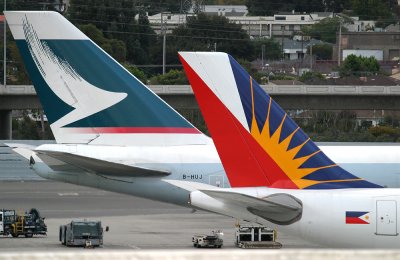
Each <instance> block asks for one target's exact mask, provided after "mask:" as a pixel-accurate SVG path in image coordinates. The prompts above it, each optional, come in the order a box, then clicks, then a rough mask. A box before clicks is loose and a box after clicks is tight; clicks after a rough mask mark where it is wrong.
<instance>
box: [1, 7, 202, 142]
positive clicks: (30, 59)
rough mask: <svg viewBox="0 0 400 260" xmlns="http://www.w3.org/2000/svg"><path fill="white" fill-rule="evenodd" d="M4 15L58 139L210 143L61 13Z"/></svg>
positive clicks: (68, 140)
mask: <svg viewBox="0 0 400 260" xmlns="http://www.w3.org/2000/svg"><path fill="white" fill-rule="evenodd" d="M4 13H5V15H6V19H7V22H8V24H9V26H10V29H11V32H12V34H13V36H14V38H15V40H16V42H17V46H18V48H19V50H20V53H21V56H22V57H23V59H24V63H25V66H26V68H27V70H28V73H29V75H30V78H31V80H32V82H33V84H34V86H35V89H36V92H37V94H38V95H39V99H40V101H41V103H42V106H43V108H44V110H45V113H46V116H47V118H48V120H49V122H50V124H51V129H52V131H53V133H54V136H55V138H56V140H57V142H58V143H84V144H86V143H89V144H103V145H134V144H144V145H179V144H200V143H204V142H206V140H207V137H205V136H204V135H203V134H201V133H200V132H199V131H198V130H197V129H196V128H195V127H194V126H193V125H191V124H190V123H189V122H188V121H187V120H186V119H184V118H183V117H182V116H181V115H179V114H178V113H177V112H176V111H175V110H173V109H172V108H171V107H170V106H169V105H167V104H166V103H165V102H164V101H163V100H161V99H160V98H159V97H158V96H157V95H155V94H154V93H153V92H152V91H151V90H149V89H148V88H147V87H146V86H145V85H144V84H143V83H142V82H140V81H139V80H138V79H137V78H136V77H134V76H133V75H131V74H130V73H129V72H128V71H127V70H126V69H124V67H122V66H121V65H120V64H119V63H118V62H116V61H115V60H114V59H113V58H112V57H111V56H110V55H108V54H107V53H106V52H104V51H103V50H102V49H101V48H99V47H98V46H97V45H96V44H95V43H94V42H93V41H91V40H90V39H89V38H88V37H87V36H86V35H84V34H83V33H82V32H81V31H80V30H78V29H77V28H76V27H75V26H74V25H72V24H71V23H70V22H69V21H68V20H67V19H65V18H64V17H63V16H62V15H61V14H59V13H56V12H41V11H32V12H29V11H16V12H14V11H6V12H4Z"/></svg>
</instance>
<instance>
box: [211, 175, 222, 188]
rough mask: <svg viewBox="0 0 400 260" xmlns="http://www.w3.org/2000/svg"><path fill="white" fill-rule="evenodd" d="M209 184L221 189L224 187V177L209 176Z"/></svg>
mask: <svg viewBox="0 0 400 260" xmlns="http://www.w3.org/2000/svg"><path fill="white" fill-rule="evenodd" d="M209 183H210V185H213V186H217V187H221V188H223V187H224V176H222V175H210V179H209Z"/></svg>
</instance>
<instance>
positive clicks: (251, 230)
mask: <svg viewBox="0 0 400 260" xmlns="http://www.w3.org/2000/svg"><path fill="white" fill-rule="evenodd" d="M235 236H236V239H235V245H236V246H237V247H240V248H281V247H282V244H281V243H279V242H276V231H275V230H274V229H271V228H268V227H264V226H252V225H247V226H238V227H236V232H235Z"/></svg>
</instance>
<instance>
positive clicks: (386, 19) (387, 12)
mask: <svg viewBox="0 0 400 260" xmlns="http://www.w3.org/2000/svg"><path fill="white" fill-rule="evenodd" d="M351 5H352V10H353V11H354V13H355V14H356V15H358V16H360V19H362V20H377V21H378V22H379V23H378V25H377V26H382V27H384V26H387V25H389V24H391V23H393V22H394V21H395V19H394V18H393V15H392V11H391V9H392V8H393V7H394V6H395V5H397V2H396V1H393V0H352V1H351Z"/></svg>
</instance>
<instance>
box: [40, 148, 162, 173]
mask: <svg viewBox="0 0 400 260" xmlns="http://www.w3.org/2000/svg"><path fill="white" fill-rule="evenodd" d="M35 152H36V153H37V156H38V157H39V158H40V159H42V160H43V162H45V163H46V164H48V165H49V167H50V168H51V169H52V170H54V171H71V172H76V171H77V169H78V170H80V171H85V172H90V173H95V174H100V175H108V176H120V177H155V176H167V175H169V174H170V173H169V172H166V171H160V170H152V169H147V168H143V167H137V166H130V165H126V164H120V163H115V162H109V161H104V160H99V159H94V158H90V157H85V156H81V155H75V154H70V153H65V152H55V151H41V150H39V151H38V150H35Z"/></svg>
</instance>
